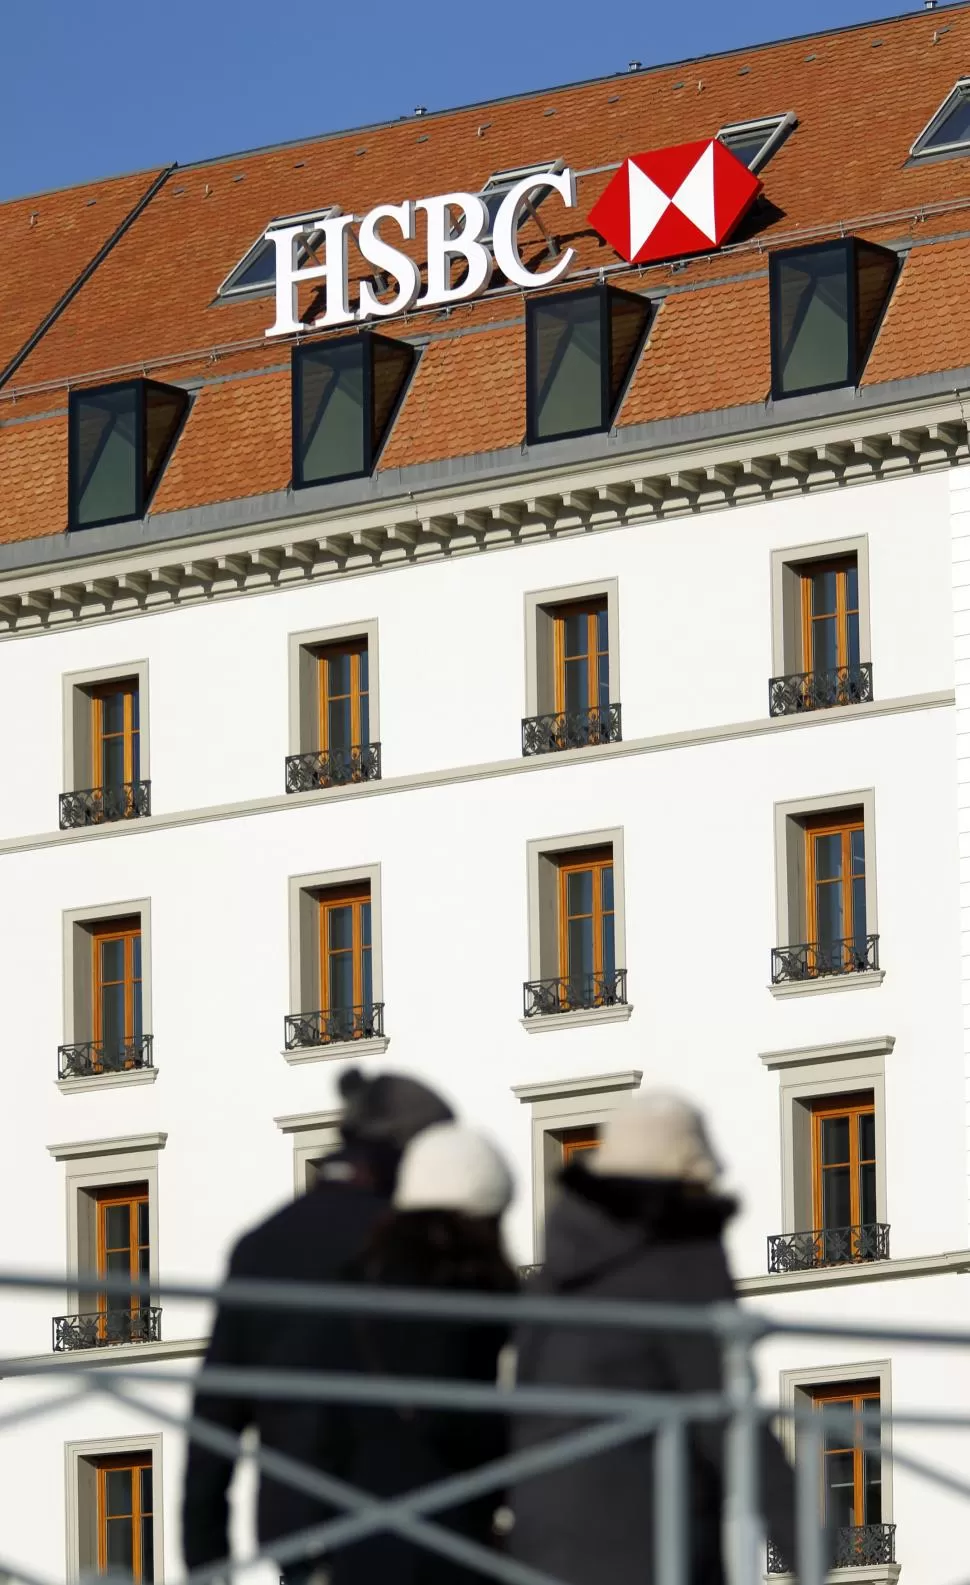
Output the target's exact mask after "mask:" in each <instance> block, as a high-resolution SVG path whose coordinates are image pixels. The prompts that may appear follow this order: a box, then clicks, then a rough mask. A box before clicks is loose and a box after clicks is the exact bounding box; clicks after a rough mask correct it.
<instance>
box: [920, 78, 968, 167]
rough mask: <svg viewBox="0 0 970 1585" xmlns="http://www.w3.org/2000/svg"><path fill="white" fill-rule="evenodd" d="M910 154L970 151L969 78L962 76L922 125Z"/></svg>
mask: <svg viewBox="0 0 970 1585" xmlns="http://www.w3.org/2000/svg"><path fill="white" fill-rule="evenodd" d="M909 152H910V154H911V155H914V156H918V155H921V154H966V153H970V77H961V78H960V81H959V82H958V83H957V85H956V87H955V88H954V89H953V92H952V93H951V94H948V95H947V97H946V99H944V101H943V103H942V104H941V106H940V108H939V110H937V112H936V114H935V115H934V116H933V117H932V118H931V120H930V121H929V122H928V123H927V125H926V126H925V127H924V128H923V130H922V132H921V133H920V135H919V137H918V138H917V139H916V142H915V143H914V144H913V147H912V148H911V149H910V151H909Z"/></svg>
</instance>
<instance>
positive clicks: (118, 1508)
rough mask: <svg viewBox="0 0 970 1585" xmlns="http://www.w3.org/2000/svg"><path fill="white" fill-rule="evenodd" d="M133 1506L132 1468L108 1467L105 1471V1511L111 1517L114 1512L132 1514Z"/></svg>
mask: <svg viewBox="0 0 970 1585" xmlns="http://www.w3.org/2000/svg"><path fill="white" fill-rule="evenodd" d="M131 1507H132V1489H131V1470H130V1469H108V1470H105V1472H104V1511H105V1513H106V1514H107V1515H108V1518H109V1519H110V1518H111V1517H112V1516H113V1515H114V1514H123V1515H124V1514H130V1513H131Z"/></svg>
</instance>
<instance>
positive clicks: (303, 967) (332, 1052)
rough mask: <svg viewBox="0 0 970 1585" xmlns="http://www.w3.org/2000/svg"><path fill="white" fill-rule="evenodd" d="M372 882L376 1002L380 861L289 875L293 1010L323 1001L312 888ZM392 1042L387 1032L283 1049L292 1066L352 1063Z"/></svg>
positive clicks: (379, 994) (380, 978) (379, 989)
mask: <svg viewBox="0 0 970 1585" xmlns="http://www.w3.org/2000/svg"><path fill="white" fill-rule="evenodd" d="M363 881H367V882H368V883H369V885H370V920H371V924H370V931H371V976H372V983H373V987H374V1001H375V1002H383V1000H384V969H383V962H384V950H383V937H382V933H381V866H380V865H379V864H355V865H354V866H353V867H352V868H350V869H345V870H318V871H317V872H316V873H315V874H313V875H291V876H290V878H289V922H290V1006H289V1011H290V1012H291V1013H301V1012H313V1011H315V1010H316V1008H317V1007H319V1005H320V1003H319V1001H318V1000H317V999H316V998H317V997H318V996H319V991H320V980H319V974H320V954H319V944H318V941H317V936H316V930H315V899H314V897H313V895H312V894H313V893H315V892H317V891H321V890H324V889H326V888H329V887H339V886H354V885H356V884H357V883H358V882H363ZM389 1044H390V1040H389V1037H388V1036H387V1035H378V1036H374V1038H373V1039H370V1040H335V1041H333V1042H332V1043H331V1044H330V1045H327V1046H307V1047H305V1048H302V1049H300V1050H297V1051H286V1050H284V1051H283V1053H282V1055H283V1057H284V1058H285V1060H286V1061H287V1062H289V1063H290V1064H291V1065H299V1064H300V1063H304V1062H347V1061H349V1060H351V1059H353V1060H354V1061H357V1060H359V1059H361V1058H363V1057H374V1056H381V1055H382V1054H383V1053H384V1052H385V1051H386V1050H387V1048H388V1045H389Z"/></svg>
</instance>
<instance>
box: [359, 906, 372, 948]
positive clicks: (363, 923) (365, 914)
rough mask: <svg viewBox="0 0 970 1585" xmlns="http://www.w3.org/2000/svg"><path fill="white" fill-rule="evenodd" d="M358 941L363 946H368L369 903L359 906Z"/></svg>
mask: <svg viewBox="0 0 970 1585" xmlns="http://www.w3.org/2000/svg"><path fill="white" fill-rule="evenodd" d="M360 939H361V943H362V945H363V946H365V947H369V946H370V903H361V905H360Z"/></svg>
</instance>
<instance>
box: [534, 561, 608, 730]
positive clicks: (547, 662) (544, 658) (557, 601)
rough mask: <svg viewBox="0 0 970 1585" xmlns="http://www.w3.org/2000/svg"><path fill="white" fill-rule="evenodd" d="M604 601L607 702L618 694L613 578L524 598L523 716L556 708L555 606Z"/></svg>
mask: <svg viewBox="0 0 970 1585" xmlns="http://www.w3.org/2000/svg"><path fill="white" fill-rule="evenodd" d="M602 599H605V600H606V621H607V628H608V642H609V651H610V703H611V704H617V703H619V701H620V700H621V699H622V694H621V692H620V586H619V582H618V580H617V579H616V578H600V579H596V580H594V581H592V582H589V583H573V584H566V585H564V586H563V587H562V588H559V589H535V590H532V591H531V592H530V593H528V594H526V596H525V715H526V718H527V719H529V718H531V717H532V716H537V715H552V714H553V713H554V711H555V708H556V701H555V694H554V687H555V681H554V678H553V673H552V618H551V611H552V608H553V607H554V606H557V605H572V604H573V602H574V601H577V600H602Z"/></svg>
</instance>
